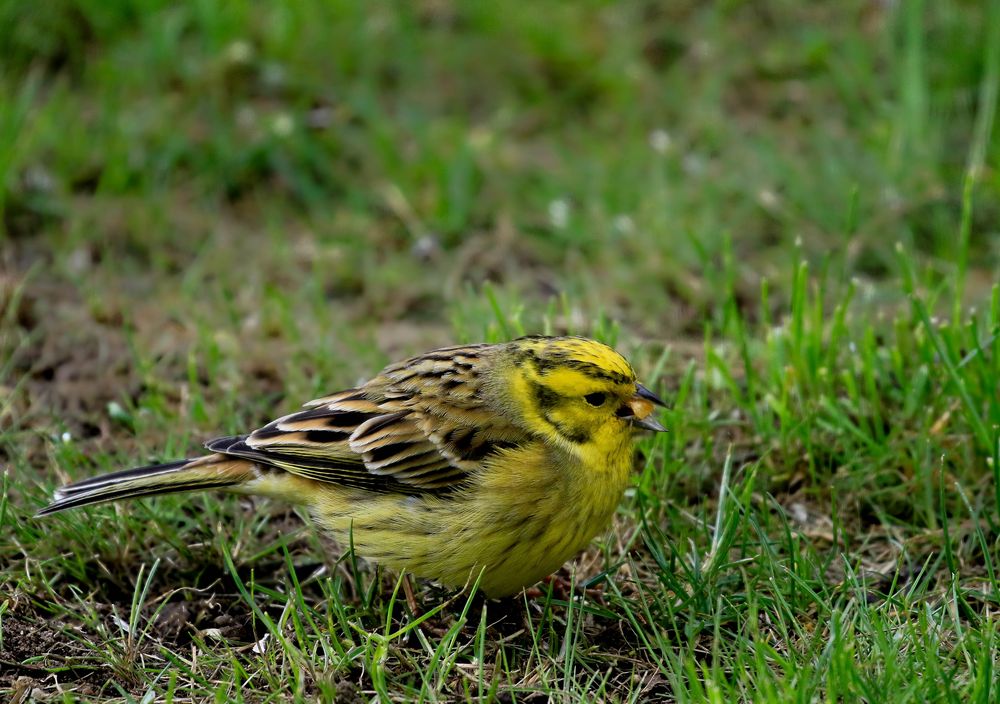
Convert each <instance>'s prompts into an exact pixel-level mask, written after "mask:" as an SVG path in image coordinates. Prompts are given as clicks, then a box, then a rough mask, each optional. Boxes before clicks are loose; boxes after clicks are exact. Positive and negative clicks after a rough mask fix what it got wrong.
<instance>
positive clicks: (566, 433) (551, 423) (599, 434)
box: [498, 337, 665, 455]
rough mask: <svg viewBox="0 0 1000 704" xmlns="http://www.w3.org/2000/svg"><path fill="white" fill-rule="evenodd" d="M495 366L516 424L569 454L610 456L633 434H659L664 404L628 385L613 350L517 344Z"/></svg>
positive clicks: (533, 340)
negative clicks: (656, 415) (659, 408)
mask: <svg viewBox="0 0 1000 704" xmlns="http://www.w3.org/2000/svg"><path fill="white" fill-rule="evenodd" d="M502 356H503V357H504V358H505V359H504V360H503V363H502V364H501V365H498V366H499V369H500V370H502V371H501V374H502V376H504V377H505V379H504V381H505V383H504V386H505V387H506V389H507V390H508V392H507V395H508V398H509V400H510V402H511V405H513V406H514V407H515V408H516V409H517V411H518V413H519V415H520V418H518V420H520V421H521V425H522V426H523V427H525V428H526V429H528V430H529V431H531V432H533V433H535V434H538V435H542V436H544V437H546V438H547V439H549V440H550V441H552V442H554V443H555V444H557V445H560V446H562V447H564V448H566V449H569V450H571V451H572V452H574V453H576V454H588V455H589V454H598V455H599V454H603V453H611V452H615V451H617V450H618V449H619V448H620V447H621V445H622V443H624V442H627V441H628V440H629V439H630V438H631V436H632V431H633V430H634V429H635V428H637V427H638V428H646V429H649V430H664V428H663V426H661V425H660V424H659V423H658V422H657V421H656V420H655V418H653V415H652V413H653V411H654V409H655V407H656V406H663V405H665V404H664V403H663V401H661V400H660V399H658V398H657V397H656V396H655V395H654V394H653V393H652V392H650V391H649V390H648V389H646V388H645V387H644V386H642V385H641V384H639V383H637V382H636V378H635V371H634V370H633V369H632V366H631V365H630V364H629V363H628V362H627V361H626V360H625V358H624V357H622V356H621V355H620V354H618V353H617V352H615V351H614V350H613V349H611V348H610V347H608V346H607V345H604V344H602V343H600V342H595V341H593V340H588V339H584V338H579V337H525V338H520V339H518V340H514V341H513V342H510V343H508V344H507V345H506V346H505V349H504V353H503V355H502Z"/></svg>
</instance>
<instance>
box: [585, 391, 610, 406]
mask: <svg viewBox="0 0 1000 704" xmlns="http://www.w3.org/2000/svg"><path fill="white" fill-rule="evenodd" d="M607 398H608V395H607V394H605V393H604V392H602V391H595V392H594V393H592V394H587V395H586V396H584V397H583V400H584V401H586V402H587V403H589V404H590V405H591V406H603V405H604V401H605V400H607Z"/></svg>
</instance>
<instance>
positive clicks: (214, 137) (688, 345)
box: [0, 0, 1000, 704]
mask: <svg viewBox="0 0 1000 704" xmlns="http://www.w3.org/2000/svg"><path fill="white" fill-rule="evenodd" d="M0 57H2V58H0V470H2V498H0V628H2V630H0V699H4V700H7V701H12V702H17V703H18V704H21V703H22V702H25V701H30V700H37V701H43V700H60V701H125V702H152V701H169V702H187V701H198V702H200V701H217V702H226V701H251V702H285V701H313V700H316V699H323V700H329V701H334V700H336V701H343V702H354V701H359V702H360V701H373V700H378V701H400V702H409V701H466V700H468V701H496V702H541V701H559V702H575V701H580V702H590V701H616V702H617V701H622V702H625V701H650V700H653V701H656V700H660V701H680V702H689V701H693V702H700V701H711V702H742V701H754V702H836V701H844V702H853V701H867V702H893V703H895V702H925V701H947V702H968V701H972V702H983V703H986V702H991V701H995V700H996V699H997V697H998V696H1000V695H998V687H1000V662H998V655H997V653H998V652H1000V622H998V620H997V613H998V610H1000V577H998V574H997V570H998V569H1000V551H998V545H1000V542H998V541H1000V284H998V281H1000V169H998V165H1000V128H998V126H997V120H996V108H997V103H998V93H1000V0H981V1H980V2H971V1H963V2H958V1H956V0H941V1H940V2H923V1H920V0H901V1H899V2H875V1H874V0H847V1H845V2H838V3H834V2H814V3H801V2H794V1H792V0H765V1H762V2H736V1H730V2H720V3H700V2H692V1H690V0H679V1H678V2H672V3H655V2H640V1H637V0H627V1H626V2H622V3H607V2H597V1H596V0H581V1H579V2H574V3H557V2H549V1H544V2H535V3H520V4H516V5H515V4H507V3H497V2H477V3H459V2H455V1H454V0H422V1H420V2H413V3H403V2H373V3H355V2H347V1H343V0H339V1H329V2H328V1H321V0H312V1H305V0H304V1H302V2H293V3H270V4H251V3H243V2H232V3H215V2H211V1H209V0H197V1H194V2H189V3H173V2H168V1H167V0H115V1H113V2H104V1H99V0H78V1H77V2H73V1H71V0H53V1H52V2H46V3H25V2H18V1H17V0H0ZM525 333H553V334H554V333H573V334H583V335H588V336H592V337H596V338H598V339H601V340H604V341H606V342H608V343H610V344H613V345H614V346H615V347H616V348H617V349H619V350H620V351H622V352H623V353H624V354H625V355H626V356H627V357H629V359H631V360H632V362H633V364H634V365H635V366H636V368H637V370H638V371H639V374H640V377H641V378H642V379H643V380H644V381H645V382H646V383H647V384H648V385H649V386H650V387H651V388H653V389H654V390H655V391H657V392H658V393H659V394H660V395H661V396H663V397H664V398H665V399H667V400H668V402H669V405H670V410H669V411H668V412H665V413H664V414H663V417H662V422H663V423H664V424H665V425H667V426H668V427H669V429H670V432H669V433H661V434H657V435H656V437H652V436H650V437H643V438H641V439H640V440H639V442H638V443H637V447H638V451H637V454H636V472H635V476H634V481H633V485H632V487H631V488H630V489H629V490H628V492H627V494H626V496H624V497H623V499H622V502H621V508H620V510H619V513H618V516H617V517H616V520H615V522H614V525H613V526H611V527H610V529H609V531H608V533H607V534H606V535H604V536H601V537H599V538H598V539H597V540H595V542H594V544H593V546H592V547H591V548H590V549H589V550H588V551H587V552H586V553H584V554H583V555H581V556H579V557H578V559H576V560H575V561H573V562H571V563H569V564H567V565H566V566H564V567H563V569H562V571H561V572H560V575H561V577H563V578H565V579H566V580H570V581H572V582H573V583H574V584H576V585H577V587H578V588H577V590H576V592H571V591H567V590H565V589H559V588H557V587H556V586H553V585H547V584H542V585H541V586H540V588H539V589H537V590H535V592H534V593H532V594H529V595H522V596H520V597H517V598H514V599H511V600H505V601H496V600H485V599H483V598H482V597H480V596H478V595H476V594H472V593H470V590H466V591H461V592H457V593H456V592H448V591H445V590H443V589H442V588H440V587H438V586H435V585H434V584H432V583H429V582H424V581H417V582H415V585H414V586H415V590H416V597H417V601H418V609H417V611H416V612H412V611H411V609H410V607H409V606H408V605H407V602H406V600H405V599H404V598H403V596H402V595H403V591H402V589H401V588H400V583H399V581H398V579H397V575H394V574H391V573H389V572H386V571H383V570H378V569H376V568H375V567H374V566H372V565H368V564H366V563H364V562H363V561H360V560H357V559H354V558H353V557H352V556H351V554H350V551H349V550H345V549H344V548H345V547H347V546H342V547H338V546H335V545H333V544H332V543H331V542H330V541H328V540H327V539H326V538H324V537H323V536H322V535H320V534H318V533H317V532H316V531H315V530H314V529H312V528H311V527H310V526H309V524H308V521H307V520H305V519H304V517H303V516H302V515H300V514H299V513H298V512H296V510H294V509H292V508H290V507H288V506H285V505H280V504H278V503H275V502H268V501H265V500H251V499H247V498H237V497H233V496H225V495H214V494H204V495H171V496H164V497H157V498H151V499H145V500H141V501H134V502H130V503H126V504H121V505H104V506H98V507H91V508H86V509H81V510H78V511H72V512H67V513H64V514H59V515H57V516H54V517H51V518H47V519H44V520H41V519H36V518H34V517H33V516H34V513H35V511H36V510H38V509H39V508H40V507H41V506H42V505H44V504H45V502H46V501H47V498H48V497H49V495H50V493H51V491H52V489H53V488H54V487H55V486H57V485H58V484H60V483H62V482H64V481H68V480H72V479H79V478H83V477H86V476H91V475H93V474H96V473H99V472H103V471H110V470H112V469H115V468H121V467H128V466H135V465H138V464H143V463H149V462H155V461H162V460H169V459H174V458H178V457H183V456H186V455H190V454H193V453H195V452H197V451H198V448H199V447H200V443H201V442H203V441H204V440H206V439H209V438H212V437H216V436H219V435H229V434H236V433H239V432H245V431H247V430H250V429H252V428H255V427H258V426H260V425H262V424H263V423H265V422H267V421H268V420H270V419H272V418H274V417H276V416H278V415H282V414H285V413H288V412H291V411H293V410H295V409H296V408H297V407H298V406H299V405H300V404H301V403H303V402H305V401H307V400H309V399H311V398H315V397H317V396H320V395H323V394H324V393H328V392H331V391H334V390H338V389H341V388H345V387H347V386H350V385H352V384H355V383H357V382H358V381H359V380H361V379H366V378H369V377H371V376H372V375H373V374H374V373H375V372H377V371H378V369H380V368H381V367H382V366H383V365H384V364H386V363H388V362H389V361H392V360H395V359H399V358H401V357H403V356H406V355H408V354H412V353H416V352H421V351H424V350H427V349H431V348H433V347H436V346H442V345H446V344H452V343H455V342H464V341H483V340H485V341H499V340H506V339H510V338H512V337H516V336H518V335H520V334H525ZM581 594H582V596H581Z"/></svg>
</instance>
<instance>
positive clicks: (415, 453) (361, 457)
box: [207, 345, 527, 494]
mask: <svg viewBox="0 0 1000 704" xmlns="http://www.w3.org/2000/svg"><path fill="white" fill-rule="evenodd" d="M491 349H492V348H491V346H489V345H468V346H458V347H452V348H444V349H441V350H437V351H435V352H431V353H428V354H426V355H423V356H420V357H415V358H413V359H410V360H407V361H405V362H401V363H398V364H394V365H390V366H388V367H386V368H385V369H384V370H383V371H382V372H381V373H380V374H379V375H378V376H376V377H375V378H374V379H372V380H371V381H369V382H367V383H366V384H364V385H363V386H361V387H359V388H354V389H346V390H344V391H340V392H337V393H335V394H330V395H329V396H324V397H322V398H318V399H315V400H313V401H310V402H309V403H307V404H305V410H301V411H298V412H297V413H292V414H289V415H287V416H283V417H281V418H278V419H277V420H274V421H272V422H271V423H268V424H267V425H265V426H263V427H262V428H260V429H258V430H256V431H254V432H253V433H250V434H249V435H246V436H237V437H232V438H219V439H217V440H213V441H211V442H210V443H207V447H208V448H209V449H212V450H213V451H216V452H224V453H226V454H230V455H234V456H239V457H246V458H252V459H254V460H256V461H259V462H263V463H266V464H270V465H273V466H276V467H280V468H282V469H284V470H286V471H288V472H291V473H293V474H298V475H300V476H303V477H308V478H310V479H315V480H317V481H322V482H329V483H333V484H342V485H345V486H351V487H358V488H363V489H368V490H372V491H392V492H399V493H404V494H420V493H427V492H433V493H447V492H449V491H453V490H454V489H456V488H459V487H461V486H462V485H463V484H464V483H465V482H466V481H467V480H468V478H469V476H470V474H471V473H473V472H475V471H476V470H477V469H478V468H479V467H481V466H482V463H483V461H484V460H486V459H487V458H488V457H489V456H490V455H491V454H494V453H496V452H501V451H503V450H504V448H507V447H512V446H516V445H518V444H519V443H521V442H524V441H525V440H526V439H527V437H526V436H525V434H524V432H523V431H521V430H520V429H518V428H516V427H514V425H513V424H511V423H510V422H509V421H506V420H505V419H504V418H502V417H500V416H499V415H498V414H497V413H496V411H495V410H493V409H491V408H489V407H488V405H487V404H486V403H485V402H484V399H483V396H482V394H483V389H482V386H481V381H482V365H483V364H488V363H489V355H490V350H491Z"/></svg>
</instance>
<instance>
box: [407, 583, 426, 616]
mask: <svg viewBox="0 0 1000 704" xmlns="http://www.w3.org/2000/svg"><path fill="white" fill-rule="evenodd" d="M403 594H404V595H405V596H406V605H407V606H408V607H410V613H411V614H412V615H413V616H420V614H421V613H422V612H421V610H420V607H419V606H418V605H417V597H416V596H414V594H413V584H412V583H411V582H410V573H409V572H407V573H406V574H404V575H403Z"/></svg>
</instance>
